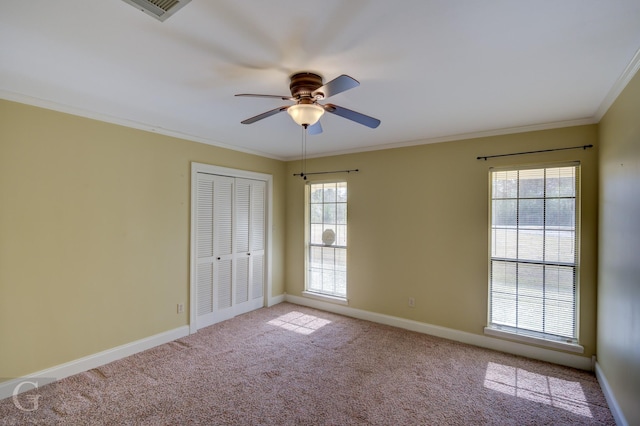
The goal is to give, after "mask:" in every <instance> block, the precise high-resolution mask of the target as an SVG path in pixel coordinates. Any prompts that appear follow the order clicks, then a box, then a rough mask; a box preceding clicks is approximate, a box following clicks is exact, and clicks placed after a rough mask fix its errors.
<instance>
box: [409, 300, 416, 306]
mask: <svg viewBox="0 0 640 426" xmlns="http://www.w3.org/2000/svg"><path fill="white" fill-rule="evenodd" d="M409 307H410V308H415V307H416V299H414V298H413V297H410V298H409Z"/></svg>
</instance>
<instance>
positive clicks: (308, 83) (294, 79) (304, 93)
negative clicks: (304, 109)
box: [289, 72, 324, 100]
mask: <svg viewBox="0 0 640 426" xmlns="http://www.w3.org/2000/svg"><path fill="white" fill-rule="evenodd" d="M320 87H322V77H321V76H319V75H318V74H314V73H310V72H300V73H297V74H294V75H292V76H291V84H290V85H289V89H291V96H293V97H294V98H296V99H297V100H302V99H305V98H306V99H314V100H318V99H323V98H324V94H323V93H315V94H314V93H313V92H315V91H316V90H317V89H318V88H320Z"/></svg>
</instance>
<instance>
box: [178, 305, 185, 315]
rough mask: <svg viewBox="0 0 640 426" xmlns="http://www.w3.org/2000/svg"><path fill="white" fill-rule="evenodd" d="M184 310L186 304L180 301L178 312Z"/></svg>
mask: <svg viewBox="0 0 640 426" xmlns="http://www.w3.org/2000/svg"><path fill="white" fill-rule="evenodd" d="M183 312H184V305H183V304H182V303H178V313H179V314H181V313H183Z"/></svg>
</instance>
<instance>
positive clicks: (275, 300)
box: [267, 294, 286, 307]
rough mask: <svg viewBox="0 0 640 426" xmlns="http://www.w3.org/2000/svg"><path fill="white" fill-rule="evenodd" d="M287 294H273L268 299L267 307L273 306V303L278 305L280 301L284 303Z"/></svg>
mask: <svg viewBox="0 0 640 426" xmlns="http://www.w3.org/2000/svg"><path fill="white" fill-rule="evenodd" d="M285 297H286V294H279V295H277V296H272V297H270V298H269V300H268V301H267V307H271V306H273V305H277V304H278V303H282V302H284V301H285Z"/></svg>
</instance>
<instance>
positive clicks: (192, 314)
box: [189, 162, 274, 334]
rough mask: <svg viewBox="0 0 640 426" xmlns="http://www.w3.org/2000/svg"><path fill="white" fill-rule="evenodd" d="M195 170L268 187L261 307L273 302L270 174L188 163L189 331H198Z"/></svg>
mask: <svg viewBox="0 0 640 426" xmlns="http://www.w3.org/2000/svg"><path fill="white" fill-rule="evenodd" d="M198 173H207V174H212V175H220V176H228V177H234V178H245V179H253V180H260V181H264V182H265V183H266V186H267V190H266V194H265V195H266V200H265V203H266V218H265V226H266V229H265V231H266V232H265V239H266V240H265V289H264V301H263V306H271V305H273V304H274V303H273V302H272V300H271V286H272V274H271V265H272V256H271V249H272V241H273V239H272V235H271V234H272V229H273V176H272V175H269V174H265V173H258V172H252V171H248V170H239V169H231V168H228V167H220V166H214V165H211V164H203V163H196V162H192V163H191V215H190V216H191V218H190V228H191V230H190V241H189V333H190V334H193V333H195V332H196V331H197V330H198V327H197V310H196V306H197V300H196V295H197V291H196V258H195V253H196V247H195V244H196V229H195V225H196V212H197V208H196V200H197V198H196V188H197V185H196V182H197V175H198Z"/></svg>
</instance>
